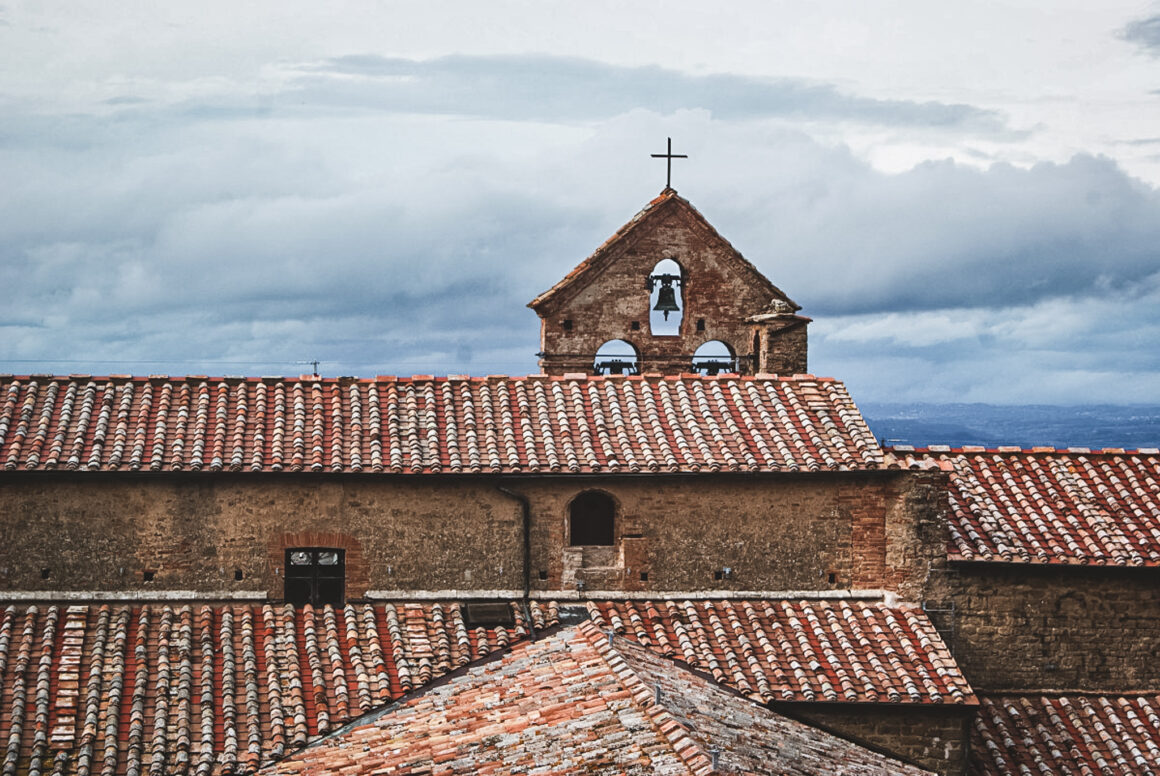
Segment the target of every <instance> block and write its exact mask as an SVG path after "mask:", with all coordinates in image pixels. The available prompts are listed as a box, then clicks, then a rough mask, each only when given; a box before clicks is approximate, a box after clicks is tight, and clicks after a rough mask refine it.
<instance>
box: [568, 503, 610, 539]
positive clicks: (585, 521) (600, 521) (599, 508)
mask: <svg viewBox="0 0 1160 776" xmlns="http://www.w3.org/2000/svg"><path fill="white" fill-rule="evenodd" d="M615 529H616V502H615V501H613V500H612V496H609V495H608V494H607V493H601V492H600V491H598V490H590V491H587V492H585V493H581V494H580V495H579V496H577V497H576V498H575V499H573V500H572V504H571V505H570V506H569V507H568V543H569V544H571V545H572V546H574V547H575V546H581V545H611V544H614V543H615V537H616V530H615Z"/></svg>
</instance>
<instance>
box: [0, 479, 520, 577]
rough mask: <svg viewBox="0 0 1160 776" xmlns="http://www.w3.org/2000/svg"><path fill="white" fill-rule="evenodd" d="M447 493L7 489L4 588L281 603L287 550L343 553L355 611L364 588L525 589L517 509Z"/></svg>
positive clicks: (230, 484)
mask: <svg viewBox="0 0 1160 776" xmlns="http://www.w3.org/2000/svg"><path fill="white" fill-rule="evenodd" d="M17 479H18V481H17ZM446 485H447V483H446V482H443V481H440V480H432V479H429V478H426V479H415V478H411V479H408V480H405V481H403V480H393V479H392V480H384V479H381V478H380V479H370V478H346V479H343V478H330V479H327V480H326V481H325V482H319V481H316V480H312V479H310V478H309V477H306V478H302V477H299V478H295V477H294V476H292V475H291V476H277V477H254V476H252V475H234V476H230V475H216V476H212V477H208V476H197V475H186V476H181V475H157V476H154V475H150V476H149V477H147V478H140V477H136V478H133V477H129V478H126V477H101V478H97V479H93V478H91V477H84V476H82V475H71V476H70V475H61V476H54V477H50V478H45V477H37V476H24V477H21V478H13V479H9V480H8V481H7V482H6V483H5V487H4V488H2V489H0V510H2V512H3V514H4V515H5V516H6V518H7V519H5V520H4V521H3V522H2V523H0V541H2V542H3V543H4V545H5V546H6V547H7V552H6V554H5V559H4V561H3V562H2V563H0V589H7V590H14V589H15V590H136V591H149V590H172V589H183V590H195V591H215V592H216V591H222V590H239V591H241V590H265V591H266V592H267V594H268V595H269V596H271V597H272V598H274V599H281V598H282V596H283V570H282V566H283V564H284V562H285V557H284V551H285V549H287V548H289V547H293V546H299V547H300V546H322V547H338V548H340V549H345V550H346V553H347V556H346V557H347V585H346V591H347V597H348V598H353V599H358V598H361V597H363V596H364V595H365V594H366V591H367V590H457V589H461V588H467V589H487V590H495V589H503V590H516V589H520V588H521V587H522V585H523V576H522V569H521V562H522V557H523V555H522V544H521V542H522V538H521V537H522V522H521V513H520V508H519V505H518V504H516V503H515V502H514V501H513V500H512V499H511V498H510V497H508V496H505V495H504V494H502V493H500V492H499V491H498V490H496V488H495V487H494V485H493V484H491V483H488V482H482V481H479V480H476V481H461V482H458V483H457V484H456V486H455V487H453V488H448V487H446ZM146 572H150V573H151V575H152V579H151V581H146V580H145V574H146ZM235 572H241V577H242V578H241V579H240V580H238V579H236V578H235V577H236V574H235ZM45 575H46V576H45Z"/></svg>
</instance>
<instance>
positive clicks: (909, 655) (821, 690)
mask: <svg viewBox="0 0 1160 776" xmlns="http://www.w3.org/2000/svg"><path fill="white" fill-rule="evenodd" d="M589 611H590V613H591V616H592V619H593V621H594V622H596V623H597V624H598V625H599V626H600V627H610V628H613V629H614V630H615V631H616V632H617V633H622V634H625V635H627V636H629V637H630V638H633V639H635V640H637V641H639V642H640V643H641V644H643V645H644V646H646V647H648V648H649V649H651V650H653V651H654V652H657V653H659V654H661V655H664V656H666V657H671V658H673V659H676V660H681V661H683V662H685V663H687V664H688V665H690V666H692V667H694V668H697V669H699V670H701V671H704V672H706V673H708V674H709V675H711V676H712V677H713V678H714V679H716V680H717V681H719V682H722V683H723V684H726V685H729V686H730V687H733V688H735V689H736V690H738V691H740V692H743V693H745V694H746V695H747V696H749V697H750V698H753V699H755V700H758V701H761V702H763V703H770V702H774V701H835V702H843V703H907V704H931V703H934V704H948V705H950V704H974V703H975V696H974V694H973V693H972V691H971V687H970V685H969V684H968V683H967V680H966V679H965V678H964V677H963V675H962V672H961V671H960V670H959V667H958V665H957V664H956V663H955V661H954V658H953V657H951V654H950V651H949V650H948V649H947V647H946V645H945V644H944V643H943V641H942V639H941V638H940V637H939V635H938V632H937V631H936V630H935V628H934V626H933V625H932V624H931V622H930V620H929V619H928V618H927V616H926V614H924V613H923V611H922V610H921V609H920V608H918V607H914V606H906V605H896V606H888V605H886V604H885V603H882V602H867V601H825V600H813V601H804V600H803V601H772V600H770V601H729V600H718V601H698V602H696V603H694V602H692V601H685V602H683V603H676V602H673V601H655V602H654V601H622V602H612V601H605V602H601V603H590V604H589Z"/></svg>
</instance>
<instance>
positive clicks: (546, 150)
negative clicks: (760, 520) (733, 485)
mask: <svg viewBox="0 0 1160 776" xmlns="http://www.w3.org/2000/svg"><path fill="white" fill-rule="evenodd" d="M710 6H711V4H709V3H705V2H688V3H681V2H666V3H649V2H637V3H631V4H630V3H604V2H583V3H575V2H573V3H558V4H556V3H544V2H531V1H528V2H487V3H475V2H431V1H429V0H428V1H426V2H414V3H402V2H391V3H383V2H365V3H363V2H333V3H326V4H323V3H299V2H296V0H280V2H276V3H274V2H270V3H260V2H247V3H237V2H199V3H152V2H127V1H126V2H117V3H108V2H106V1H104V0H102V1H101V2H81V1H80V0H69V1H68V2H45V1H44V0H37V1H36V2H15V3H14V2H3V4H0V181H2V182H3V185H2V186H0V372H13V373H18V374H28V373H46V372H63V373H93V374H109V373H133V374H151V373H170V374H186V373H192V374H206V373H208V374H293V375H296V374H300V373H303V372H309V371H310V369H311V367H310V366H309V365H308V364H307V363H306V362H309V361H311V360H313V359H318V360H319V361H321V366H320V371H321V372H322V373H323V374H324V375H348V374H354V375H361V376H373V375H376V374H448V373H453V374H454V373H472V374H498V373H515V374H524V373H528V372H534V371H536V366H535V356H534V353H535V351H536V350H537V346H538V332H539V328H538V319H537V318H536V316H535V314H534V313H533V312H532V311H531V310H529V309H527V308H526V307H525V304H526V303H527V302H528V301H529V300H530V299H531V298H532V297H533V296H535V295H536V294H537V293H539V292H540V291H543V290H544V289H546V288H547V287H549V286H550V285H551V284H552V283H554V282H555V281H556V280H557V279H558V278H559V277H561V276H562V275H563V274H564V273H565V272H567V271H568V270H569V269H570V268H571V267H572V266H573V265H575V264H576V263H577V262H578V261H580V260H581V259H582V258H584V256H586V255H587V254H588V253H589V252H591V250H592V249H593V248H595V247H596V246H597V245H598V244H599V243H600V242H601V241H603V240H604V239H605V238H606V237H607V236H608V235H609V234H611V233H612V232H613V231H614V230H615V229H616V228H617V227H618V226H620V225H621V224H622V223H623V222H625V221H626V220H628V219H629V218H630V217H631V216H632V215H633V214H634V213H635V212H636V211H637V210H639V209H640V207H642V206H643V205H644V204H645V203H646V202H648V201H649V199H651V198H652V197H653V196H655V195H656V194H657V193H658V192H659V191H660V189H661V188H662V187H663V185H664V165H663V163H660V162H658V161H657V160H653V159H651V158H650V157H649V154H650V153H654V152H660V151H663V150H664V143H665V138H666V137H669V136H671V137H672V138H673V141H674V150H675V151H676V152H681V153H687V154H688V155H689V157H690V158H689V159H688V160H682V161H677V162H675V164H674V180H673V185H674V187H675V188H677V189H678V191H680V193H681V194H682V195H683V196H685V197H687V198H688V199H689V200H690V201H691V202H692V203H693V204H694V205H696V206H697V207H698V208H699V209H700V210H701V212H702V213H704V214H705V216H706V217H707V218H708V219H709V220H710V221H711V222H712V223H714V224H715V225H716V226H717V228H718V229H719V230H720V231H721V232H722V234H724V235H725V236H726V237H727V238H728V239H730V240H731V241H732V242H733V244H734V245H735V246H736V247H737V248H738V249H740V250H741V252H742V253H743V254H745V256H746V257H747V258H749V259H750V260H751V261H753V262H754V263H755V264H757V266H758V267H759V268H760V269H761V270H762V271H764V272H765V273H766V274H767V275H768V276H769V277H770V279H772V280H773V282H774V283H776V284H777V285H779V286H780V287H781V288H783V289H785V290H786V291H787V293H789V294H790V296H791V297H793V298H794V299H795V300H796V301H797V302H799V303H800V304H801V305H803V308H804V310H803V312H804V313H805V314H808V315H810V316H812V317H813V318H814V321H815V322H814V324H813V326H812V328H811V354H810V366H811V370H812V371H814V372H815V373H817V374H824V375H833V376H837V377H841V378H843V379H845V380H846V381H847V383H848V384H849V385H850V388H851V390H852V391H853V393H854V395H855V397H856V398H858V399H860V400H862V401H865V402H874V401H930V402H946V401H983V402H992V403H1033V402H1035V403H1059V404H1074V403H1140V402H1148V403H1156V402H1158V401H1160V347H1158V346H1157V344H1158V342H1160V4H1157V3H1149V2H1119V0H1101V1H1100V2H1098V3H1097V2H1091V0H1060V1H1059V2H1050V3H1047V2H1043V0H1027V1H1025V2H1002V3H1000V2H983V3H969V4H948V3H931V2H928V1H927V0H916V1H914V2H906V1H903V0H900V1H899V2H873V1H871V2H867V0H856V1H853V2H827V3H796V2H795V3H771V2H768V1H762V2H752V3H743V2H736V3H729V4H726V8H725V10H714V9H712V8H711V7H710Z"/></svg>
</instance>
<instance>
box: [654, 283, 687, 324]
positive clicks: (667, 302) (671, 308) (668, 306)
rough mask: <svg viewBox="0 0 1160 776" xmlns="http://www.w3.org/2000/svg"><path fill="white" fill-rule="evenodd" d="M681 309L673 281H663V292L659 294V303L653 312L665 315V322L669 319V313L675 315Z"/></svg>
mask: <svg viewBox="0 0 1160 776" xmlns="http://www.w3.org/2000/svg"><path fill="white" fill-rule="evenodd" d="M680 309H681V308H680V307H677V292H676V291H675V290H674V289H673V281H671V280H668V279H664V280H662V281H661V290H660V292H658V293H657V303H656V306H655V307H653V311H655V312H659V313H664V314H665V320H666V321H667V320H668V319H669V313H675V312H677V311H679V310H680Z"/></svg>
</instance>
